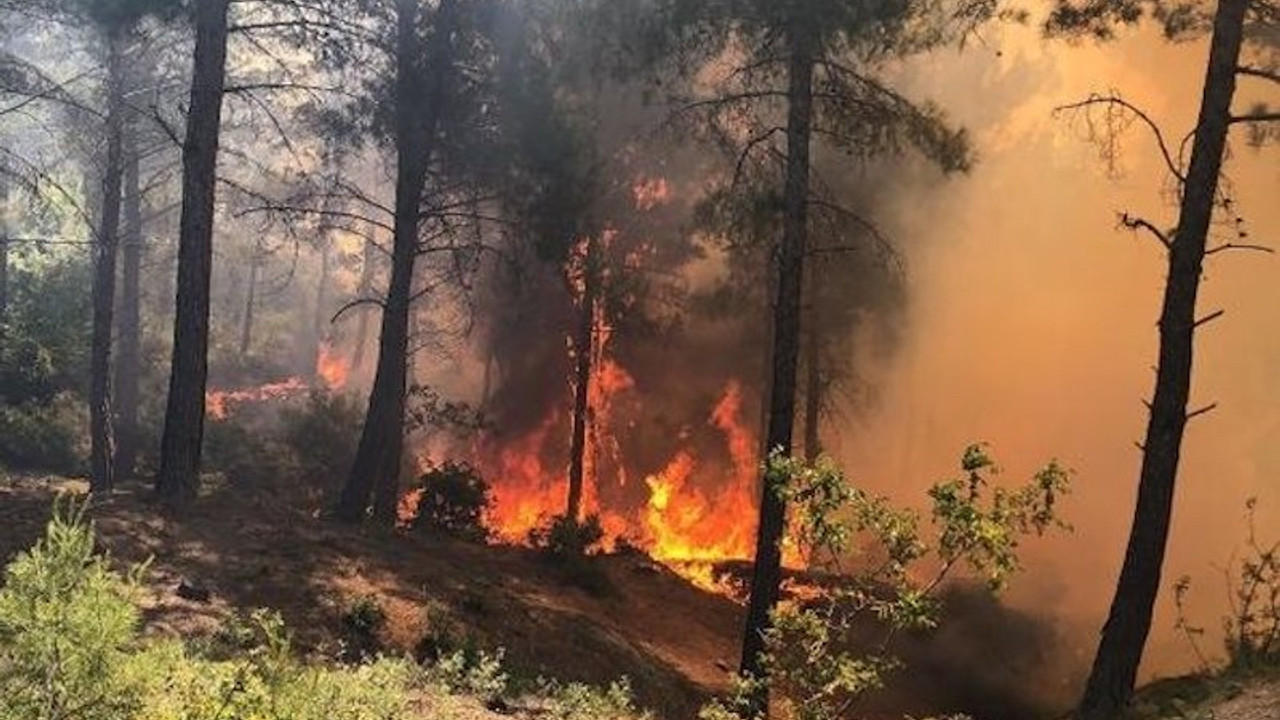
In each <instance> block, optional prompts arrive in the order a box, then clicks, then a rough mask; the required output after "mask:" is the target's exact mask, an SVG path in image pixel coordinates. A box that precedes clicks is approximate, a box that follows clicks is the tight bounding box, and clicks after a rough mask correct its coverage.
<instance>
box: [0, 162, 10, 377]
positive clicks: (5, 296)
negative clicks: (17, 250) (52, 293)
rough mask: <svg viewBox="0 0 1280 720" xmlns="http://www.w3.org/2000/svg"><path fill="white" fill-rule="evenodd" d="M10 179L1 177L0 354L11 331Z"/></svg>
mask: <svg viewBox="0 0 1280 720" xmlns="http://www.w3.org/2000/svg"><path fill="white" fill-rule="evenodd" d="M10 232H11V231H10V225H9V179H8V178H6V177H4V176H3V175H0V352H3V351H4V350H5V345H6V344H7V335H8V329H9V245H10V243H12V238H11V237H10Z"/></svg>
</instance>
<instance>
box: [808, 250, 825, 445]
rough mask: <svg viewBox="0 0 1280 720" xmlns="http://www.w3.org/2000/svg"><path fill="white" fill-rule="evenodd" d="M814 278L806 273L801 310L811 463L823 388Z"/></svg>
mask: <svg viewBox="0 0 1280 720" xmlns="http://www.w3.org/2000/svg"><path fill="white" fill-rule="evenodd" d="M815 280H816V278H813V277H812V273H810V278H809V286H810V287H809V308H808V312H807V313H805V324H806V325H808V327H807V328H806V329H805V332H804V338H805V348H804V370H805V387H804V459H805V461H806V462H809V463H812V462H814V461H815V460H817V459H818V456H819V455H821V454H822V407H823V403H824V402H825V401H826V398H824V397H823V395H824V394H825V390H826V388H825V387H824V383H823V381H822V363H821V359H820V355H821V354H822V343H821V338H820V337H819V335H818V303H817V292H816V289H817V287H816V285H817V284H816V282H814V281H815Z"/></svg>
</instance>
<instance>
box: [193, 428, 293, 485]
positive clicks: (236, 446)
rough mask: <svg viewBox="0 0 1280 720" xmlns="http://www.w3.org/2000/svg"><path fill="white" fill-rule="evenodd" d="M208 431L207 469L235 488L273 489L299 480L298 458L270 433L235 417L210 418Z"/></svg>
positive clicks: (206, 437)
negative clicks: (292, 480)
mask: <svg viewBox="0 0 1280 720" xmlns="http://www.w3.org/2000/svg"><path fill="white" fill-rule="evenodd" d="M205 428H206V429H205V440H204V447H203V453H204V461H205V463H206V467H207V468H208V469H209V470H211V471H214V472H219V473H221V474H222V475H223V476H224V477H225V478H226V479H227V482H229V483H230V484H231V485H232V486H234V487H238V488H246V489H256V490H273V489H279V488H280V487H281V485H282V483H283V482H284V481H287V480H291V479H292V478H295V477H297V473H298V469H297V468H298V466H297V458H296V457H295V456H294V455H293V454H292V453H291V452H289V449H288V448H287V447H285V446H284V445H283V444H282V443H281V442H279V441H278V440H277V439H276V438H275V437H273V436H272V435H271V434H270V433H266V432H262V431H261V430H260V429H259V428H256V427H254V426H252V425H250V424H248V423H245V422H242V421H240V420H239V419H237V418H235V417H229V418H227V419H223V420H217V419H211V420H210V421H209V422H208V423H206V425H205Z"/></svg>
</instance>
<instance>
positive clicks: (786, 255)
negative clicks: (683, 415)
mask: <svg viewBox="0 0 1280 720" xmlns="http://www.w3.org/2000/svg"><path fill="white" fill-rule="evenodd" d="M790 50H791V59H790V62H789V67H788V90H787V104H788V109H787V177H786V193H785V199H784V202H785V213H786V217H785V218H784V222H783V234H782V248H781V252H780V253H779V263H778V298H777V304H776V305H775V306H774V316H773V358H772V362H773V373H772V379H771V382H770V388H769V422H768V430H767V433H766V441H765V450H766V455H767V454H768V453H772V452H781V453H785V454H790V453H791V451H792V433H793V430H794V426H795V416H796V413H795V410H796V375H797V371H796V369H797V364H798V361H799V356H800V309H801V295H802V292H803V289H804V254H805V245H806V244H807V240H808V232H809V227H808V225H809V223H808V202H809V149H810V148H809V145H810V140H811V136H812V130H813V65H814V59H813V57H814V51H813V47H812V41H811V40H810V34H809V32H808V30H807V29H799V30H797V31H793V32H792V33H791V37H790ZM760 484H761V492H760V495H761V497H760V525H759V528H758V530H757V533H756V554H755V564H754V569H753V571H752V575H751V596H750V600H749V601H748V604H747V622H746V628H745V631H744V633H743V641H742V669H741V672H742V674H743V675H744V676H746V677H748V678H753V679H756V680H761V681H764V680H765V678H766V673H765V668H764V664H763V660H764V653H765V639H764V633H765V632H766V631H767V630H768V628H769V627H770V625H771V623H772V620H771V618H770V615H771V614H772V612H773V609H774V608H775V607H776V606H777V604H778V592H779V587H780V585H781V582H782V534H783V530H784V529H785V525H786V503H785V502H784V501H783V499H782V497H781V496H779V494H778V493H776V492H774V489H773V488H771V487H769V486H768V484H767V482H766V480H765V478H763V477H762V478H761V483H760ZM757 687H758V689H757V690H756V691H755V692H753V693H752V697H751V707H750V708H749V709H750V711H751V713H752V714H753V715H756V716H760V715H764V714H765V713H766V712H767V711H768V705H769V691H768V688H767V686H766V684H765V682H760V683H759V685H758V686H757Z"/></svg>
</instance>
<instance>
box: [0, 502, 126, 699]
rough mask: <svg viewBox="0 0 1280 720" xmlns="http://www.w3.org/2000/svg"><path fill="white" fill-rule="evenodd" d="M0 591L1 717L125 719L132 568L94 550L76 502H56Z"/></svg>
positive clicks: (16, 561)
mask: <svg viewBox="0 0 1280 720" xmlns="http://www.w3.org/2000/svg"><path fill="white" fill-rule="evenodd" d="M4 578H5V582H4V587H3V588H2V589H0V718H2V719H3V720H61V719H62V718H67V719H68V720H73V719H74V718H93V720H113V719H114V718H130V717H134V715H135V713H136V712H137V711H138V710H139V702H138V698H139V696H140V691H141V689H142V683H143V680H142V678H140V677H139V676H138V674H137V673H135V672H134V670H133V668H132V667H131V665H132V663H131V660H132V658H133V656H134V654H135V653H136V651H137V648H136V642H137V628H138V621H139V614H138V611H137V609H136V608H135V606H134V604H133V602H132V600H133V597H134V595H135V593H136V591H137V583H136V579H137V574H136V573H131V575H130V576H129V577H121V576H119V575H118V574H116V573H114V572H112V570H111V569H110V567H109V563H108V561H107V559H106V558H105V557H103V556H101V555H97V554H95V552H94V543H93V534H92V532H91V530H90V529H89V526H88V525H87V524H86V523H85V522H84V519H83V508H80V509H76V508H73V507H70V506H69V505H59V506H58V507H56V508H55V514H54V518H53V520H52V521H51V522H50V523H49V525H48V527H47V529H46V530H45V535H44V538H43V539H41V540H40V541H39V542H37V544H36V546H35V547H34V548H32V549H31V550H30V551H28V552H24V553H22V554H21V555H19V556H18V557H17V558H16V559H15V560H14V561H13V562H12V563H10V564H9V566H8V567H7V568H5V573H4Z"/></svg>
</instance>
